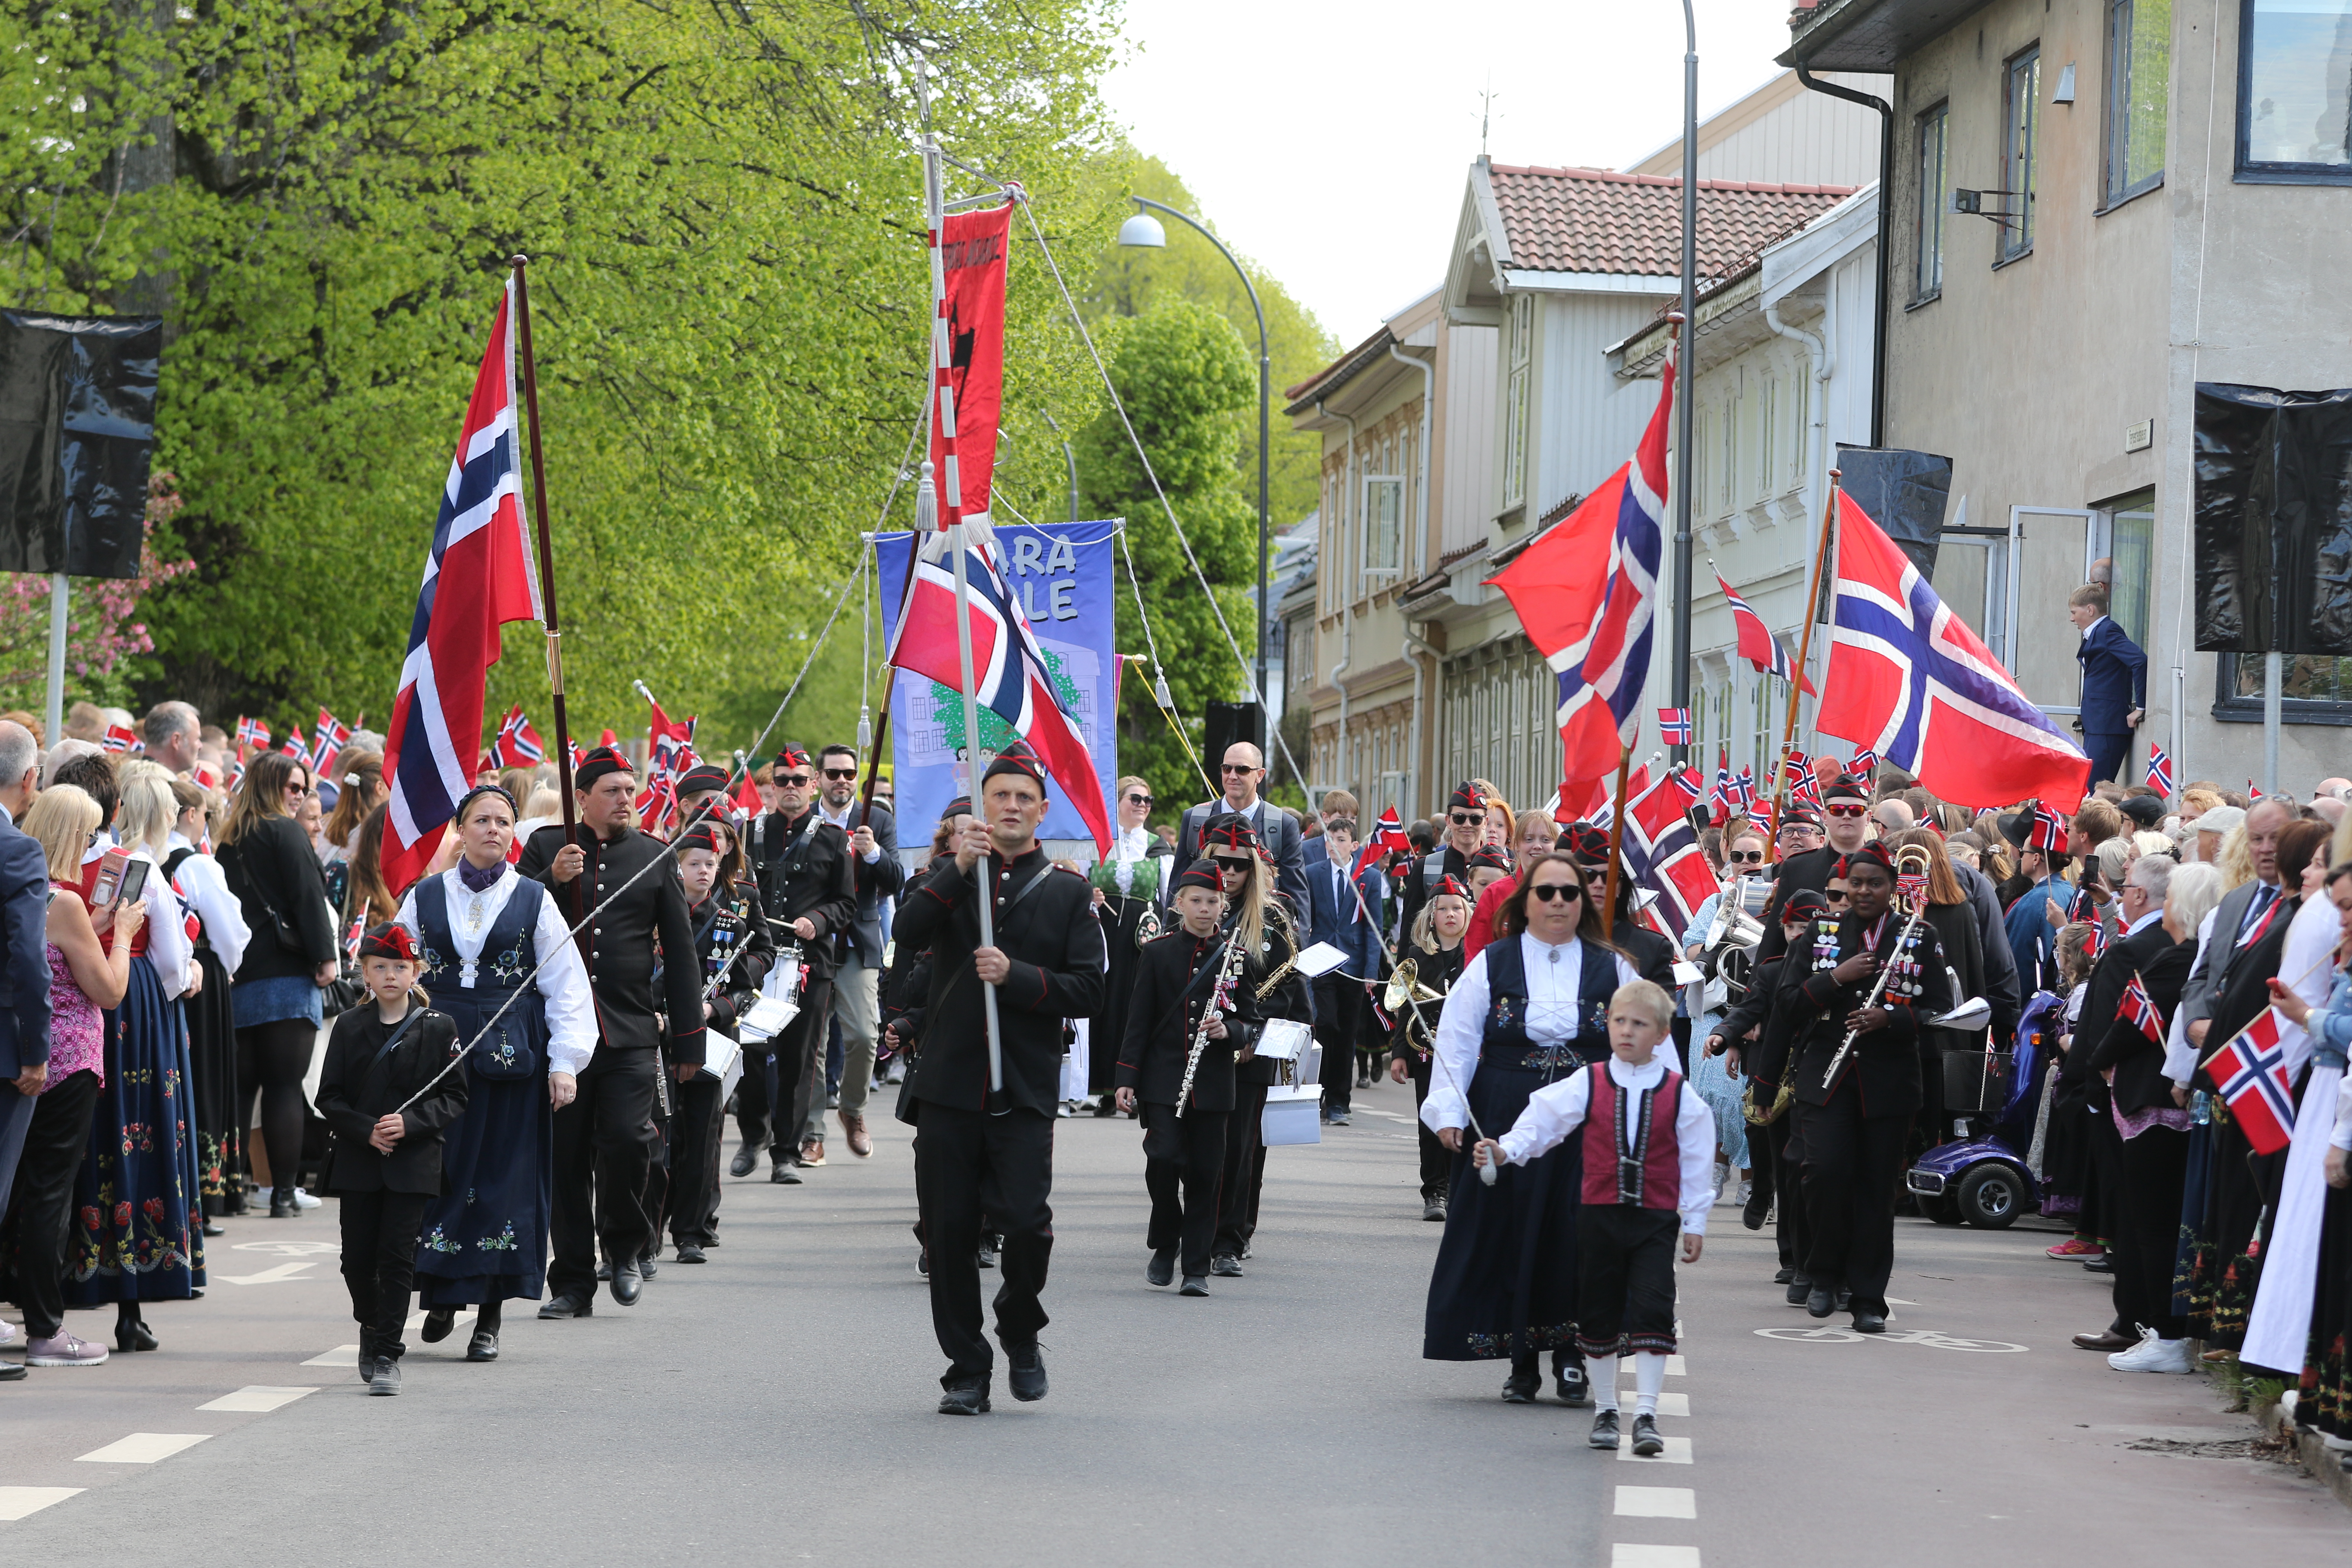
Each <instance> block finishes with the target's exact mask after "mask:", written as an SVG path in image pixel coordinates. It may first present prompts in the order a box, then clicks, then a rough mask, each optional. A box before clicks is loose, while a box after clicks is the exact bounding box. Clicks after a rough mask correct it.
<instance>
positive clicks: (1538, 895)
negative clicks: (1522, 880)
mask: <svg viewBox="0 0 2352 1568" xmlns="http://www.w3.org/2000/svg"><path fill="white" fill-rule="evenodd" d="M1528 897H1529V898H1531V899H1533V900H1536V901H1537V902H1538V903H1545V904H1555V903H1558V902H1559V900H1562V899H1573V898H1575V897H1576V889H1575V888H1574V887H1573V886H1571V885H1570V884H1569V883H1566V882H1537V883H1534V884H1532V885H1530V886H1529V887H1528Z"/></svg>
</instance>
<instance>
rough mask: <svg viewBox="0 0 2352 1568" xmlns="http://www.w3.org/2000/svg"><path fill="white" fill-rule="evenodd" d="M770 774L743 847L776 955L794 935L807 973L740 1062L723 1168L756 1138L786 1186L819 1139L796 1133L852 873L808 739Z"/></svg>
mask: <svg viewBox="0 0 2352 1568" xmlns="http://www.w3.org/2000/svg"><path fill="white" fill-rule="evenodd" d="M771 776H772V780H773V789H774V797H775V803H776V805H775V809H774V810H773V811H769V812H763V813H761V815H760V816H758V817H757V818H756V819H754V820H753V822H752V824H751V833H750V835H749V836H748V840H747V843H746V845H745V849H746V852H747V853H748V854H749V856H750V858H751V874H752V878H753V879H754V880H755V881H756V882H757V883H758V885H759V889H760V902H761V905H762V906H764V907H765V908H766V910H767V911H768V928H769V930H770V931H772V932H773V933H774V935H775V939H776V947H777V949H778V953H777V962H778V963H793V962H794V961H795V960H794V956H793V952H792V949H793V946H795V945H797V947H798V948H799V953H798V958H797V962H799V963H805V964H806V965H808V981H807V983H806V984H804V985H803V987H802V989H801V994H800V1009H801V1010H800V1012H799V1013H798V1014H796V1015H795V1016H793V1021H792V1022H791V1023H790V1024H789V1025H787V1026H785V1028H784V1032H783V1033H782V1034H781V1035H779V1036H777V1037H775V1038H774V1039H773V1040H771V1041H769V1042H768V1049H767V1051H766V1053H765V1054H764V1057H763V1058H762V1060H761V1063H760V1069H761V1070H759V1071H758V1072H753V1071H752V1070H751V1065H752V1064H751V1063H749V1062H746V1063H745V1064H744V1068H745V1070H744V1074H743V1081H742V1082H741V1083H740V1084H738V1085H737V1086H736V1088H735V1123H736V1126H737V1127H738V1128H740V1130H741V1131H742V1134H743V1145H742V1147H741V1148H740V1149H738V1150H736V1151H735V1158H734V1161H733V1163H730V1165H729V1166H728V1170H729V1172H730V1173H731V1174H734V1175H738V1176H748V1175H750V1174H751V1170H752V1167H753V1166H755V1165H757V1164H758V1163H760V1151H761V1148H763V1147H764V1148H766V1149H767V1151H768V1160H769V1164H770V1168H769V1171H768V1179H769V1180H770V1181H772V1182H778V1183H782V1184H785V1185H788V1186H789V1185H792V1184H795V1183H797V1182H799V1180H800V1177H799V1176H798V1175H797V1174H795V1173H793V1163H794V1162H795V1160H796V1159H799V1158H800V1156H801V1155H802V1153H803V1151H804V1152H805V1154H806V1159H805V1161H803V1163H809V1164H815V1163H820V1162H821V1161H822V1160H823V1159H824V1142H823V1141H822V1140H813V1139H806V1138H803V1136H802V1134H803V1130H804V1129H805V1128H806V1127H807V1126H808V1120H809V1107H810V1105H811V1104H812V1103H814V1104H816V1105H819V1106H822V1105H823V1104H824V1096H823V1094H822V1093H821V1092H820V1091H819V1089H818V1085H820V1084H822V1083H823V1082H824V1042H825V1033H826V1029H825V1026H826V1024H827V1022H828V1021H829V1020H830V1019H831V1018H832V1016H833V971H834V965H835V963H836V962H837V960H838V958H839V954H840V942H839V940H838V938H839V935H840V933H841V932H842V931H846V930H847V929H849V928H850V927H851V926H853V925H855V924H856V921H857V882H856V872H855V871H854V870H853V869H852V868H851V864H850V853H849V837H848V835H846V834H845V833H843V832H842V831H841V829H840V828H838V827H835V826H833V825H832V824H831V823H829V822H827V821H825V820H824V816H823V815H822V814H821V813H819V812H818V810H817V808H816V764H815V763H814V760H812V759H811V757H810V756H809V754H808V749H807V748H806V747H804V746H797V745H793V744H790V743H787V744H786V745H785V746H784V748H783V749H782V751H780V752H777V753H776V763H775V771H774V773H772V775H771Z"/></svg>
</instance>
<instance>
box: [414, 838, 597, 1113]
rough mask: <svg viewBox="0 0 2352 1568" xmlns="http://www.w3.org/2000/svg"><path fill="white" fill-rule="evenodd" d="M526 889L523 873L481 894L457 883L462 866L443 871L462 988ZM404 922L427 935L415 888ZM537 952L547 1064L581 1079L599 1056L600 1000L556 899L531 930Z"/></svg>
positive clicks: (542, 908)
mask: <svg viewBox="0 0 2352 1568" xmlns="http://www.w3.org/2000/svg"><path fill="white" fill-rule="evenodd" d="M521 885H522V873H520V871H516V870H513V869H511V868H510V869H509V870H508V872H507V874H506V875H505V876H503V877H500V878H499V879H498V880H497V881H495V882H493V883H491V884H490V887H489V890H488V892H484V893H477V892H475V891H473V890H472V889H469V888H467V886H466V884H465V883H464V882H463V881H461V880H459V879H458V876H457V868H455V867H451V868H449V869H448V870H446V871H444V872H442V873H441V891H442V896H443V898H444V899H445V900H446V901H447V902H446V907H447V909H448V911H449V940H450V942H451V943H452V944H453V945H454V946H456V948H457V961H458V965H459V967H458V971H457V984H458V986H459V987H460V988H461V989H464V990H471V989H473V984H474V977H475V969H474V965H475V963H477V962H478V960H479V959H480V958H481V956H482V943H483V942H486V941H487V940H488V937H489V934H490V928H491V927H493V926H495V925H497V924H498V923H499V911H500V910H504V909H505V908H506V907H507V900H509V899H511V898H513V897H514V893H515V889H517V888H518V887H520V886H521ZM398 919H399V921H400V923H401V924H402V925H404V926H406V927H407V928H408V929H409V930H410V931H413V932H415V933H416V934H417V935H419V936H422V935H423V934H424V932H423V931H422V929H421V928H420V927H419V926H418V925H417V923H416V889H415V888H411V889H409V890H408V892H407V894H406V896H404V898H403V899H402V900H400V914H399V917H398ZM530 941H531V946H532V948H533V949H534V950H535V951H536V952H537V953H538V954H539V973H537V974H536V975H535V976H534V977H533V979H534V983H535V984H537V985H538V986H539V994H541V996H543V997H545V998H546V999H547V1066H548V1070H550V1071H551V1072H568V1073H570V1074H572V1076H573V1077H575V1078H576V1077H578V1076H579V1073H580V1069H581V1068H584V1067H586V1066H587V1065H588V1058H590V1057H593V1056H594V1055H595V1054H596V1002H595V995H594V994H593V992H592V991H590V989H589V987H588V966H587V965H586V964H584V963H582V962H581V961H580V950H579V949H578V948H577V947H575V946H573V945H572V932H571V931H570V929H569V928H568V927H566V926H565V925H564V923H563V916H562V914H561V913H559V912H558V911H557V910H556V907H555V900H554V899H552V898H545V899H541V900H540V901H539V919H538V921H536V922H535V923H534V924H533V925H532V927H531V931H530Z"/></svg>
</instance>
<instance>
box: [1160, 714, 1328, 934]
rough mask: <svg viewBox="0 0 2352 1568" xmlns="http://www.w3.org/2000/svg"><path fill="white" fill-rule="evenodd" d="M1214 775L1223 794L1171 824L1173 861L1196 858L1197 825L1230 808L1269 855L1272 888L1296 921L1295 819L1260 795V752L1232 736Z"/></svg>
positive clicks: (1303, 897)
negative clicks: (1174, 853) (1270, 859)
mask: <svg viewBox="0 0 2352 1568" xmlns="http://www.w3.org/2000/svg"><path fill="white" fill-rule="evenodd" d="M1218 774H1219V776H1220V777H1221V778H1222V779H1223V781H1224V793H1223V795H1219V796H1218V797H1217V798H1216V799H1214V800H1210V801H1203V802H1202V804H1201V805H1193V806H1187V807H1185V809H1184V815H1183V816H1182V818H1181V819H1180V820H1179V821H1178V823H1177V825H1176V864H1177V865H1178V866H1179V867H1184V866H1190V865H1191V864H1192V862H1193V861H1195V860H1198V859H1199V858H1201V829H1202V828H1203V827H1205V826H1208V822H1209V819H1210V818H1211V817H1213V816H1216V815H1218V814H1219V813H1220V812H1226V811H1230V812H1234V813H1235V814H1237V815H1238V816H1241V817H1243V818H1244V820H1246V821H1247V822H1248V823H1249V825H1250V830H1251V831H1252V832H1254V833H1255V834H1256V835H1257V841H1258V842H1259V843H1260V844H1263V845H1265V849H1266V853H1267V854H1269V855H1272V856H1273V857H1274V890H1275V891H1276V892H1277V893H1279V894H1281V895H1282V897H1283V899H1284V900H1286V902H1287V903H1288V904H1289V905H1290V908H1291V910H1292V912H1293V913H1295V914H1296V915H1297V916H1298V917H1299V918H1300V919H1301V920H1304V919H1305V918H1306V914H1307V860H1306V848H1305V846H1304V844H1303V843H1302V842H1301V838H1300V835H1299V831H1298V824H1297V821H1296V820H1295V819H1294V818H1293V817H1292V816H1291V815H1290V813H1288V812H1286V811H1285V810H1283V809H1282V808H1281V807H1280V806H1278V805H1270V804H1268V803H1267V802H1266V801H1265V800H1264V799H1262V798H1260V796H1259V795H1258V793H1257V792H1258V786H1259V785H1260V784H1264V783H1265V752H1261V751H1259V750H1258V749H1257V748H1256V747H1255V746H1253V745H1251V744H1250V743H1249V742H1247V741H1235V742H1234V743H1233V744H1232V745H1230V746H1227V747H1226V748H1225V758H1224V761H1223V763H1219V764H1218ZM1172 884H1173V879H1172V878H1171V879H1170V880H1169V881H1168V882H1164V883H1162V884H1161V888H1160V902H1161V903H1163V904H1164V903H1166V902H1167V901H1168V897H1169V893H1168V889H1169V888H1170V887H1171V886H1172Z"/></svg>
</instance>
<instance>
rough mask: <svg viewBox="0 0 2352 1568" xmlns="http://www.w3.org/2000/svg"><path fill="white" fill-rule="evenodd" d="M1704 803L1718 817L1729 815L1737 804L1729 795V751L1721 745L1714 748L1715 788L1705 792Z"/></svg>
mask: <svg viewBox="0 0 2352 1568" xmlns="http://www.w3.org/2000/svg"><path fill="white" fill-rule="evenodd" d="M1706 804H1707V805H1710V806H1712V807H1713V808H1714V812H1715V816H1717V817H1718V818H1720V817H1726V816H1730V815H1731V808H1732V806H1733V805H1736V804H1738V803H1737V802H1735V801H1734V800H1733V799H1732V795H1731V753H1730V752H1727V751H1726V750H1724V749H1723V748H1722V747H1721V746H1717V748H1716V749H1715V788H1714V789H1712V790H1710V791H1708V792H1707V797H1706Z"/></svg>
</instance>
